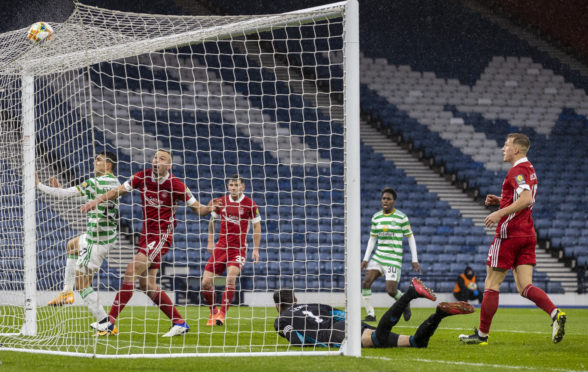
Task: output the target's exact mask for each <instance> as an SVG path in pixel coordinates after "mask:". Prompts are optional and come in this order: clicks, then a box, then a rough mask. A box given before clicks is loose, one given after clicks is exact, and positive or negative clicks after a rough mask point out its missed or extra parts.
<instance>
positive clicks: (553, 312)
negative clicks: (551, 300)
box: [549, 309, 558, 319]
mask: <svg viewBox="0 0 588 372" xmlns="http://www.w3.org/2000/svg"><path fill="white" fill-rule="evenodd" d="M557 312H558V310H557V309H555V310H553V311H552V312H551V314H549V316H550V317H551V319H553V317H554V316H555V315H556V314H557Z"/></svg>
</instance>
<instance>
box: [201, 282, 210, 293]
mask: <svg viewBox="0 0 588 372" xmlns="http://www.w3.org/2000/svg"><path fill="white" fill-rule="evenodd" d="M202 289H203V290H205V291H209V290H211V289H212V281H209V280H203V281H202Z"/></svg>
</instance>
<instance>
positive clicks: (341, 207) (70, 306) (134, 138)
mask: <svg viewBox="0 0 588 372" xmlns="http://www.w3.org/2000/svg"><path fill="white" fill-rule="evenodd" d="M51 25H52V27H53V29H54V36H53V38H52V39H51V40H49V41H47V42H44V43H39V44H31V43H29V41H28V40H27V39H26V30H17V31H13V32H9V33H5V34H2V35H0V50H1V51H0V102H1V106H0V115H1V116H0V117H1V120H0V170H1V171H0V309H1V312H0V345H1V347H0V349H4V350H23V351H34V352H45V353H47V352H49V353H59V354H68V355H69V354H71V355H81V356H96V357H125V356H126V357H138V356H139V357H140V356H150V357H154V356H155V357H159V356H161V357H166V356H173V355H217V354H219V355H220V354H225V355H228V354H235V353H238V355H246V354H252V355H263V354H264V353H267V354H271V355H279V354H287V355H292V354H293V353H303V354H307V353H311V354H313V355H315V354H317V353H326V354H340V353H345V354H348V355H359V352H360V351H359V350H360V349H359V347H360V346H359V345H360V344H359V340H360V334H359V332H360V330H359V326H360V325H359V303H360V300H359V294H360V290H359V283H360V280H359V279H360V278H359V259H360V257H359V244H360V239H359V233H358V231H359V222H358V221H357V219H358V217H357V216H359V213H358V212H357V211H358V210H359V197H360V194H359V111H358V109H359V104H358V94H359V93H358V88H359V81H358V80H359V71H358V51H359V48H358V35H357V33H358V29H357V2H356V1H350V2H342V3H336V4H331V5H328V6H321V7H317V8H311V9H305V10H300V11H295V12H289V13H284V14H276V15H257V16H226V17H225V16H223V17H221V16H160V15H148V14H134V13H124V12H117V11H110V10H105V9H100V8H96V7H91V6H86V5H83V4H79V3H78V4H76V8H75V11H74V13H73V14H72V15H71V16H70V18H69V19H67V21H65V22H63V23H52V24H51ZM157 149H171V152H172V155H173V165H172V168H171V173H172V174H173V175H174V176H175V177H177V178H179V179H180V180H182V181H183V182H184V183H185V184H186V185H187V186H188V187H189V188H190V190H191V191H192V193H193V194H194V196H195V197H196V199H198V200H199V201H200V202H201V203H203V204H206V203H208V201H209V200H211V199H213V198H218V197H221V196H223V195H227V193H228V189H227V179H228V178H229V177H230V176H231V175H233V174H239V175H240V176H242V177H243V178H244V179H245V192H244V193H245V195H247V196H248V197H250V198H251V199H252V200H253V201H255V202H256V203H257V205H258V206H259V210H260V215H261V227H262V228H261V230H262V239H261V245H260V260H259V262H258V263H257V264H254V263H253V260H252V258H251V251H252V246H253V241H252V233H251V231H250V232H249V234H248V246H249V248H248V252H247V262H246V263H245V265H244V266H243V269H242V272H241V275H240V276H239V277H238V280H237V283H236V291H235V296H234V298H233V301H232V304H231V306H230V307H229V309H228V312H227V315H226V320H225V325H224V326H207V325H206V323H207V320H208V317H209V313H210V309H209V307H208V306H207V304H206V303H205V301H204V299H203V297H202V293H201V292H202V290H201V279H202V275H203V272H204V267H205V265H206V262H207V261H208V259H209V257H210V253H209V252H208V250H207V245H208V223H209V217H202V218H201V217H198V216H197V215H196V214H195V213H193V212H192V211H191V210H190V209H189V208H187V207H186V206H185V204H180V207H179V208H178V209H177V213H176V219H177V221H178V224H177V227H176V228H175V230H174V232H173V243H172V245H171V248H170V250H169V252H168V253H167V254H165V256H164V257H163V259H162V263H161V267H160V270H159V274H158V277H157V283H158V285H159V286H160V287H161V289H162V290H163V291H164V292H165V293H167V294H168V295H169V297H170V298H171V300H172V302H173V303H174V304H175V306H176V308H177V309H178V311H179V312H180V314H181V315H182V317H183V318H184V319H185V320H186V322H187V324H188V325H189V326H190V332H189V333H188V334H186V335H182V336H177V337H172V338H163V337H162V335H163V334H164V333H166V332H167V331H168V329H169V328H170V326H171V325H172V324H171V321H170V319H169V318H168V317H167V316H166V315H165V314H164V312H162V311H160V309H159V307H158V306H156V305H155V304H154V302H153V301H152V300H151V299H150V298H149V297H148V296H147V295H145V293H144V292H142V291H141V290H140V288H139V281H137V283H136V288H135V291H134V294H133V297H132V298H131V300H130V302H129V303H128V305H127V306H126V307H125V308H124V310H123V311H122V312H121V313H120V315H119V316H118V319H117V321H116V325H117V327H118V330H119V332H120V333H119V334H118V335H117V336H113V335H111V336H108V337H96V336H95V331H93V330H92V329H91V328H90V324H91V323H92V322H95V321H96V318H95V316H94V315H93V313H92V312H91V311H90V310H89V308H88V306H86V302H84V301H85V298H86V297H83V296H87V295H88V293H84V291H82V292H81V293H80V291H78V290H75V291H74V301H73V303H69V302H68V301H66V302H64V303H61V304H58V306H51V305H49V302H50V301H52V300H53V299H55V298H56V296H58V295H59V294H60V293H61V292H62V290H63V289H64V284H65V283H64V277H65V276H66V275H65V272H66V267H67V266H68V262H69V261H70V260H72V259H74V258H75V254H73V253H71V252H68V251H67V250H66V246H67V245H68V241H70V240H71V239H72V238H75V237H77V236H80V235H81V234H84V233H86V231H87V230H89V229H91V227H92V226H93V225H92V224H93V218H92V217H90V221H88V216H87V215H86V214H84V213H81V212H80V206H81V205H83V204H84V203H85V202H86V198H85V197H84V196H82V195H72V194H71V193H70V194H67V195H65V194H64V195H61V194H56V193H47V192H42V191H40V189H39V188H38V187H35V184H36V181H35V177H36V176H37V177H38V179H39V181H40V182H41V183H42V184H44V185H46V186H53V187H62V190H66V191H67V190H71V188H72V187H75V186H79V187H83V186H81V185H84V182H85V181H87V180H88V179H90V178H92V177H94V176H95V169H94V160H95V158H96V155H97V154H100V153H102V152H104V151H109V152H112V153H114V154H116V156H117V159H118V160H117V162H116V165H115V167H114V171H113V173H114V175H115V176H116V177H117V178H118V180H119V181H120V182H121V183H123V182H125V181H127V180H129V179H130V177H131V176H132V175H133V174H135V173H136V172H139V171H141V170H144V169H149V168H151V163H152V158H153V156H154V153H155V152H156V151H157ZM117 223H118V228H117V235H118V239H117V241H116V243H115V244H114V246H113V247H111V248H110V251H109V254H108V256H107V259H106V260H105V261H104V262H103V263H102V266H101V268H100V271H99V272H98V273H96V274H95V275H94V278H93V282H92V286H91V287H92V288H93V290H94V292H95V293H96V294H97V296H96V298H97V301H98V303H99V304H101V305H102V306H103V307H104V309H105V310H106V312H108V311H109V309H110V308H111V306H112V304H113V301H114V299H115V295H116V293H117V292H118V291H119V289H120V288H121V284H122V279H123V276H124V273H125V270H126V267H127V264H128V263H129V262H130V261H131V260H132V258H133V256H134V255H135V253H136V247H137V245H138V242H139V238H140V234H141V227H142V224H143V214H142V201H141V192H140V191H139V190H135V191H132V192H130V193H129V194H127V195H125V196H124V197H122V198H121V199H120V204H119V207H118V214H117ZM94 225H95V224H94ZM217 230H218V229H217ZM217 239H218V234H217V236H216V237H215V240H217ZM224 275H225V274H223V275H220V276H218V277H216V278H215V281H214V283H215V290H216V292H217V294H216V299H217V300H216V301H217V302H220V301H221V299H222V298H223V291H224V289H225V278H224ZM277 289H294V291H295V293H296V296H297V298H298V301H299V302H305V303H326V304H330V305H334V306H336V307H339V308H341V309H343V310H347V312H348V314H354V316H347V318H346V322H347V326H346V334H347V338H346V340H345V342H344V343H343V346H342V347H338V346H333V347H327V348H325V347H319V346H305V347H293V346H291V345H289V344H288V342H287V341H286V340H285V339H283V338H281V337H280V336H279V335H278V334H277V333H276V331H275V329H274V321H275V319H276V317H277V316H278V312H277V311H276V309H275V307H274V303H273V299H272V295H273V292H274V290H277Z"/></svg>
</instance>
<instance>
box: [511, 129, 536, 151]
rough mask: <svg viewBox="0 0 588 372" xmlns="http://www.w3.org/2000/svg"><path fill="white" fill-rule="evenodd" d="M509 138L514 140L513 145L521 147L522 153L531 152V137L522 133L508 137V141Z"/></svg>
mask: <svg viewBox="0 0 588 372" xmlns="http://www.w3.org/2000/svg"><path fill="white" fill-rule="evenodd" d="M509 138H512V143H513V145H517V146H519V148H520V150H521V152H523V153H525V154H526V153H527V151H529V148H531V140H529V137H527V136H526V135H524V134H522V133H510V134H509V135H508V136H506V139H507V140H508V139H509Z"/></svg>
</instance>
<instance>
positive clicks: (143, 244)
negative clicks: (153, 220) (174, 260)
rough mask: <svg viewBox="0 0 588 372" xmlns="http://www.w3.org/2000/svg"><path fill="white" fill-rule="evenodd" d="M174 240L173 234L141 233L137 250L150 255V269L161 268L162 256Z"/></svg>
mask: <svg viewBox="0 0 588 372" xmlns="http://www.w3.org/2000/svg"><path fill="white" fill-rule="evenodd" d="M173 240H174V235H173V234H161V235H160V234H147V235H145V234H141V239H139V249H138V250H137V252H138V253H143V254H144V255H145V256H147V257H149V262H151V264H150V265H149V268H150V269H159V266H160V265H161V257H163V256H165V254H166V253H167V251H169V248H170V247H171V244H172V241H173Z"/></svg>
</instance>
